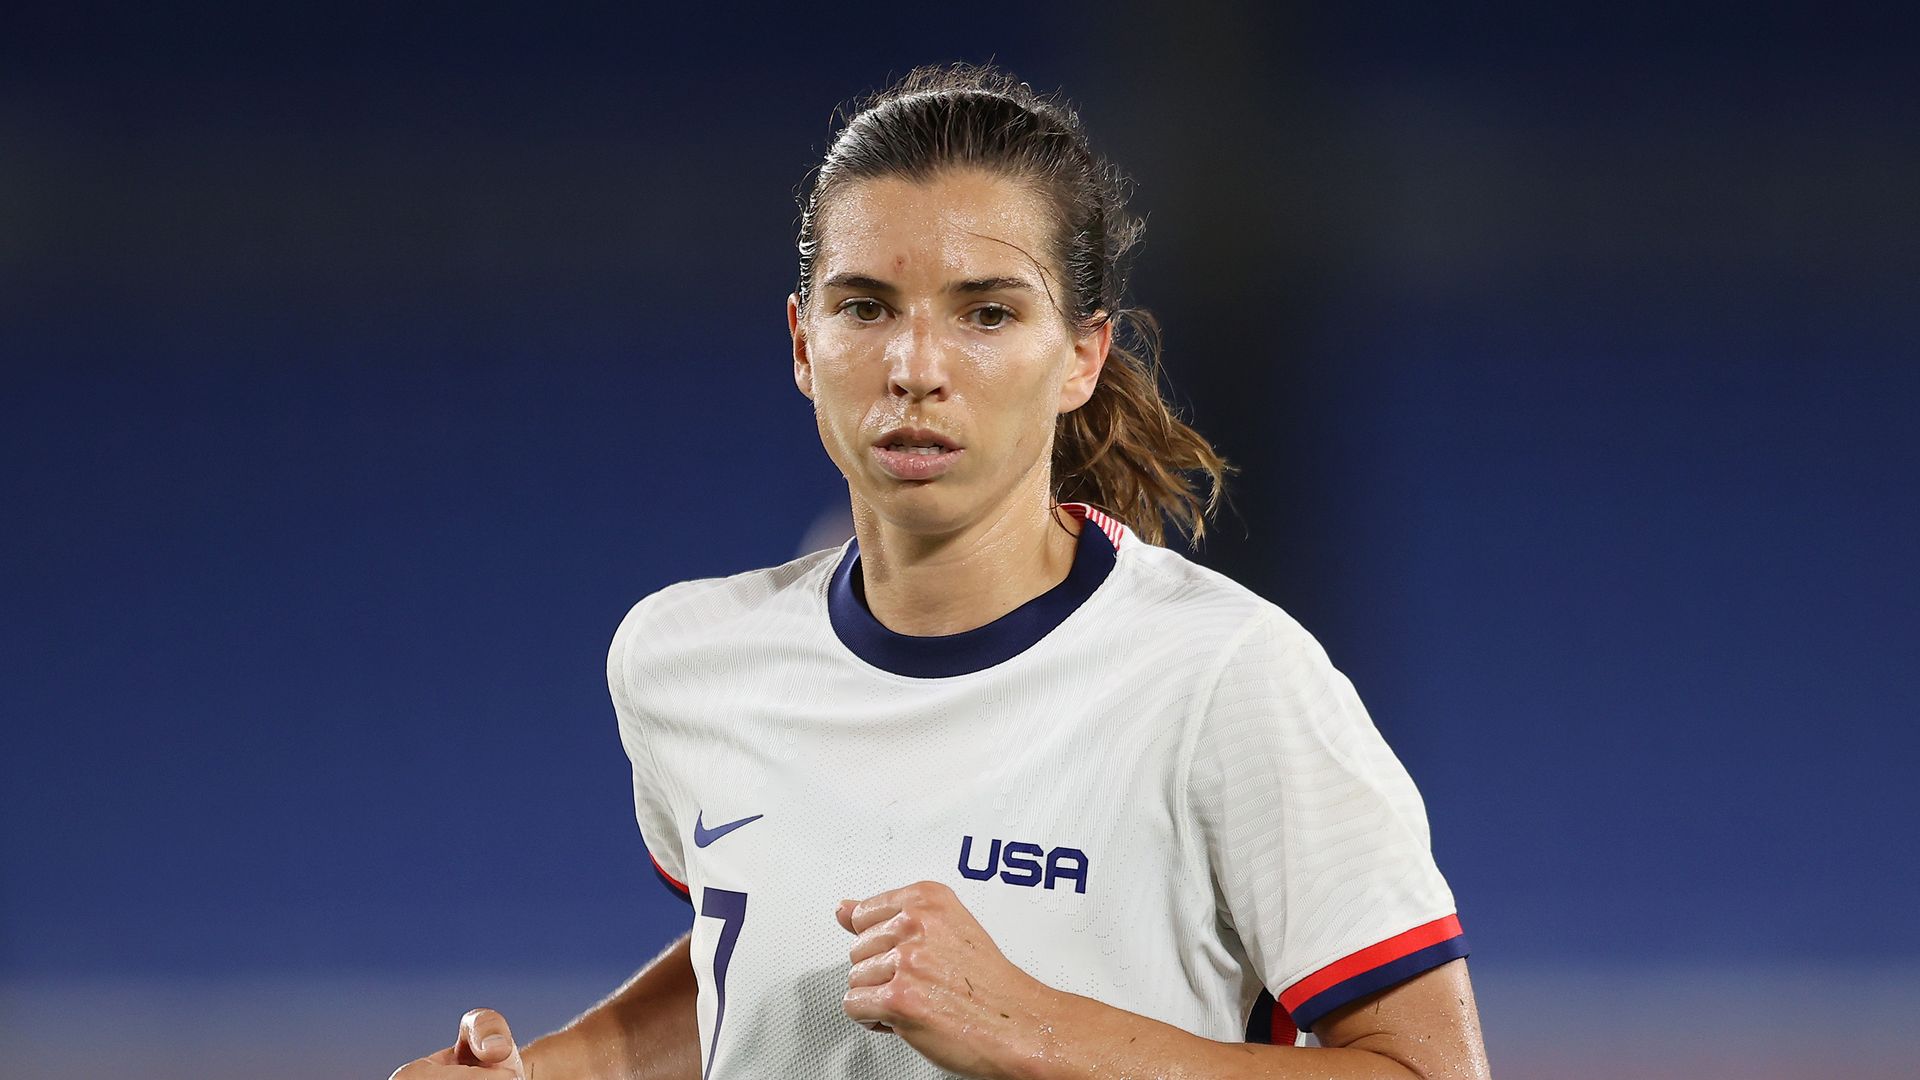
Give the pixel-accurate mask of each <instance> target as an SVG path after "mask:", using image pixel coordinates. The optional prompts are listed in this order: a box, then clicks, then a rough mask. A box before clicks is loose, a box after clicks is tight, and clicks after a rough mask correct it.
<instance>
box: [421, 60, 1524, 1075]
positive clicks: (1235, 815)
mask: <svg viewBox="0 0 1920 1080" xmlns="http://www.w3.org/2000/svg"><path fill="white" fill-rule="evenodd" d="M1140 228H1141V225H1140V222H1139V221H1138V220H1137V219H1136V218H1133V217H1131V216H1129V215H1128V213H1127V212H1126V209H1125V206H1124V180H1123V178H1122V177H1121V176H1120V174H1119V173H1117V172H1116V171H1115V170H1113V169H1112V168H1111V167H1110V166H1108V165H1107V164H1106V163H1104V162H1103V161H1102V160H1101V159H1100V158H1098V157H1096V156H1095V155H1094V154H1093V153H1092V151H1091V150H1090V149H1089V146H1088V143H1087V139H1086V136H1085V134H1084V132H1083V130H1082V126H1081V124H1080V121H1079V119H1078V117H1077V116H1076V115H1075V113H1074V112H1073V111H1072V110H1071V108H1070V107H1069V106H1067V105H1066V104H1065V103H1063V102H1060V101H1057V100H1052V99H1046V98H1041V97H1039V96H1037V95H1035V94H1034V93H1033V92H1032V91H1031V90H1030V89H1029V88H1028V87H1027V86H1026V85H1025V84H1022V83H1018V82H1015V81H1014V80H1013V79H1011V78H1010V77H1007V76H1006V75H1004V74H1002V73H1000V72H997V71H995V70H993V69H990V68H988V69H983V68H970V67H954V68H949V69H940V68H923V69H920V70H918V71H916V72H914V73H913V74H911V75H909V76H908V77H907V78H906V79H905V80H903V81H902V82H901V83H899V84H897V85H895V86H894V87H892V88H890V89H889V90H887V91H885V92H883V93H881V94H880V95H878V96H877V97H876V98H875V99H873V100H872V101H870V102H868V103H867V105H866V106H865V107H864V108H863V109H862V110H861V111H859V112H858V113H857V114H855V115H853V116H852V117H851V118H850V119H849V120H848V121H847V122H846V124H845V127H844V128H843V129H842V130H841V131H840V132H839V133H838V135H837V137H836V138H835V140H834V142H833V144H832V147H831V149H830V150H829V152H828V154H827V157H826V160H825V162H824V163H823V164H822V165H821V166H820V167H819V169H818V170H817V171H816V172H815V174H814V175H813V177H812V180H811V183H810V185H809V187H808V189H807V191H806V193H805V195H804V215H803V217H802V221H801V229H800V238H799V250H800V276H799V285H798V288H797V289H796V290H795V292H794V294H793V295H792V296H790V297H788V299H787V324H788V328H789V330H790V332H791V336H792V344H793V375H794V381H795V382H796V383H797V384H798V386H799V389H800V392H801V393H802V394H804V395H806V397H807V398H808V399H809V400H810V401H811V402H812V403H813V409H814V413H815V416H816V417H817V420H818V425H819V430H820V438H821V441H822V443H823V444H824V445H825V447H826V450H827V453H828V456H829V457H831V458H832V459H833V462H834V464H835V465H836V466H837V467H838V468H839V470H840V471H841V473H842V474H843V475H844V476H845V477H846V481H847V489H848V494H849V497H850V499H851V500H852V511H853V521H854V531H855V537H854V539H853V540H852V541H850V542H848V543H847V544H846V545H844V546H843V547H842V548H840V549H836V550H828V551H822V552H817V553H815V554H812V555H808V556H805V557H802V558H800V559H797V560H795V561H793V562H790V563H787V564H786V565H784V566H779V567H775V568H772V569H768V570H758V571H754V572H751V573H744V574H740V575H737V576H734V577H730V578H725V579H716V580H705V581H690V582H684V583H681V584H678V585H674V586H671V587H669V588H666V589H663V590H661V591H660V592H658V593H655V594H653V595H652V596H649V597H647V598H645V599H644V600H642V601H641V602H640V603H639V604H638V605H636V606H635V607H634V608H633V610H632V611H631V612H630V613H629V614H628V615H627V617H626V619H625V621H624V622H622V624H621V625H620V628H619V630H618V632H617V633H616V634H615V637H614V640H613V646H612V649H611V652H610V654H609V657H608V666H607V678H608V683H609V686H610V689H611V692H612V697H613V701H614V705H615V711H616V713H617V715H618V720H619V730H620V737H621V741H622V743H623V744H624V746H625V749H626V753H627V755H628V757H629V759H630V761H631V763H632V768H633V788H634V806H635V810H636V814H637V817H638V822H639V826H640V832H641V835H642V837H643V839H644V841H645V844H646V847H647V848H648V850H649V852H650V854H651V856H652V860H653V863H654V865H655V867H656V869H657V870H658V872H659V875H660V877H661V878H662V879H663V880H664V881H665V883H666V884H667V886H668V887H670V888H671V889H672V890H673V891H674V892H675V893H676V894H677V895H679V896H681V897H683V898H685V899H686V900H687V901H689V902H690V904H691V905H692V910H691V912H690V922H691V931H690V933H689V934H688V935H686V936H683V937H682V938H681V939H680V940H679V941H677V942H676V943H674V944H673V945H672V946H671V947H669V948H668V949H667V951H666V952H665V953H664V954H663V955H661V956H660V957H659V958H658V959H657V960H655V961H654V962H653V963H652V964H651V965H649V966H648V967H646V968H645V969H644V970H642V971H641V972H640V973H639V974H637V975H636V976H634V977H633V979H631V980H630V981H629V982H628V983H627V984H626V985H625V986H623V987H621V988H620V989H619V990H617V991H616V992H615V993H614V994H613V995H611V996H610V997H608V998H607V999H606V1000H605V1001H603V1002H601V1003H600V1004H599V1005H597V1006H595V1007H594V1008H592V1009H591V1010H589V1011H588V1012H586V1013H585V1014H584V1015H582V1016H581V1017H580V1018H579V1019H577V1020H576V1021H574V1022H573V1023H572V1024H571V1025H569V1026H568V1027H567V1028H565V1029H564V1030H562V1031H560V1032H557V1033H555V1034H552V1035H549V1036H547V1037H545V1038H543V1039H540V1040H538V1041H537V1042H534V1043H532V1044H531V1045H529V1046H527V1047H526V1048H524V1049H521V1048H520V1047H519V1046H518V1044H517V1043H516V1042H515V1041H514V1039H513V1036H512V1034H511V1032H510V1031H509V1030H508V1027H507V1024H506V1021H505V1019H504V1018H503V1017H501V1016H500V1014H498V1013H495V1012H493V1011H491V1010H484V1009H480V1010H474V1011H473V1012H470V1013H468V1014H467V1015H466V1017H464V1018H463V1019H462V1021H461V1025H460V1033H459V1036H458V1039H457V1041H456V1043H455V1044H454V1045H453V1046H451V1047H448V1048H446V1049H444V1050H441V1051H439V1052H438V1053H436V1054H434V1055H432V1056H430V1057H427V1058H423V1059H421V1060H419V1061H415V1062H412V1063H410V1064H408V1065H405V1066H403V1067H402V1068H400V1069H399V1070H398V1071H397V1072H395V1073H394V1076H393V1080H455V1078H461V1080H479V1078H481V1077H496V1078H505V1077H528V1078H532V1080H589V1078H596V1080H597V1078H614V1077H633V1078H639V1077H675V1078H680V1080H733V1078H741V1077H751V1078H780V1080H786V1078H801V1077H805V1078H809V1080H811V1078H815V1077H856V1078H874V1080H901V1078H921V1077H924V1078H933V1077H942V1076H950V1075H953V1076H965V1077H1094V1076H1099V1077H1214V1078H1221V1077H1309V1076H1311V1077H1342V1078H1362V1077H1366V1078H1381V1080H1386V1078H1395V1080H1405V1078H1408V1077H1441V1076H1445V1077H1448V1078H1471V1077H1485V1076H1486V1075H1487V1063H1486V1057H1485V1052H1484V1050H1483V1048H1482V1045H1481V1038H1480V1032H1479V1021H1478V1019H1477V1016H1476V1014H1475V1009H1474V1004H1473V992H1472V988H1471V986H1470V985H1469V982H1468V978H1467V970H1466V962H1465V959H1464V957H1465V955H1466V951H1467V950H1466V944H1465V941H1464V939H1463V938H1462V937H1461V931H1460V924H1459V922H1458V920H1457V918H1456V917H1455V910H1454V902H1453V896H1452V894H1451V892H1450V891H1449V890H1448V887H1447V884H1446V882H1445V880H1444V879H1443V878H1442V877H1441V875H1440V872H1439V871H1438V869H1437V868H1436V867H1435V865H1434V862H1433V858H1432V855H1431V851H1430V846H1429V842H1428V833H1427V824H1426V818H1425V811H1424V809H1423V807H1422V804H1421V801H1420V796H1419V794H1418V793H1417V792H1416V791H1415V789H1414V786H1413V784H1412V782H1411V781H1410V780H1409V779H1408V777H1407V774H1406V772H1405V770H1404V769H1403V768H1402V767H1401V765H1400V763H1399V762H1398V760H1396V759H1395V757H1394V755H1393V753H1392V752H1391V751H1390V750H1389V749H1388V748H1387V746H1386V744H1385V743H1384V742H1383V741H1382V740H1381V738H1380V735H1379V733H1378V732H1377V731H1376V730H1375V729H1374V727H1373V724H1372V722H1371V721H1370V720H1369V718H1368V716H1367V713H1366V711H1365V710H1364V708H1363V707H1362V706H1361V704H1360V701H1359V699H1358V698H1357V697H1356V696H1355V693H1354V690H1353V687H1352V685H1351V684H1350V683H1349V682H1348V680H1347V679H1346V678H1345V677H1344V676H1343V675H1341V674H1340V673H1339V672H1338V671H1337V670H1335V669H1334V667H1333V666H1332V664H1331V663H1329V661H1328V658H1327V656H1326V654H1325V652H1324V651H1323V650H1322V649H1321V648H1320V647H1319V645H1318V644H1317V643H1316V642H1315V641H1314V639H1313V638H1312V637H1311V636H1310V635H1309V634H1308V633H1307V632H1306V631H1305V630H1303V629H1302V628H1301V627H1300V626H1299V625H1298V624H1297V623H1295V622H1294V621H1293V620H1292V619H1291V618H1289V617H1288V616H1287V615H1286V614H1285V613H1284V612H1282V611H1281V610H1280V609H1279V608H1277V607H1275V606H1274V605H1272V604H1270V603H1268V602H1266V601H1264V600H1262V599H1261V598H1259V597H1258V596H1255V595H1254V594H1253V593H1252V592H1250V591H1248V590H1247V589H1245V588H1243V587H1241V586H1240V585H1237V584H1235V583H1234V582H1232V581H1230V580H1227V579H1226V578H1224V577H1222V576H1221V575H1219V574H1217V573H1214V572H1211V571H1209V570H1206V569H1204V568H1202V567H1200V566H1198V565H1196V564H1194V563H1192V562H1190V561H1188V560H1187V559H1186V558H1184V557H1183V556H1181V555H1180V554H1178V553H1176V552H1175V551H1173V550H1170V549H1168V548H1166V547H1164V546H1161V541H1162V540H1163V538H1164V537H1163V528H1164V526H1165V524H1166V522H1167V521H1168V520H1171V521H1172V523H1173V524H1175V525H1176V526H1177V527H1178V528H1179V529H1180V530H1181V531H1183V532H1185V533H1187V534H1189V535H1195V536H1197V535H1198V534H1199V533H1200V532H1201V531H1202V529H1203V528H1204V520H1205V516H1206V513H1207V512H1208V511H1209V510H1210V509H1211V507H1212V503H1213V501H1214V500H1215V499H1217V496H1218V493H1219V485H1220V482H1221V480H1222V476H1223V473H1224V471H1225V468H1226V466H1225V463H1224V462H1223V461H1222V460H1221V459H1220V458H1219V457H1218V456H1217V455H1216V454H1215V453H1214V451H1213V450H1212V448H1211V447H1210V446H1209V445H1208V444H1207V442H1206V441H1205V440H1204V439H1203V438H1201V437H1200V435H1199V434H1198V433H1196V432H1194V431H1193V430H1192V429H1191V428H1189V427H1187V426H1186V425H1184V424H1183V423H1181V422H1180V421H1179V420H1178V419H1176V418H1175V417H1174V415H1173V414H1172V412H1171V411H1170V410H1169V409H1168V407H1167V406H1166V404H1165V403H1164V402H1163V401H1162V400H1161V397H1160V393H1159V388H1158V384H1157V381H1156V377H1155V371H1156V368H1157V357H1156V356H1155V348H1156V343H1155V340H1154V338H1153V336H1152V334H1151V332H1150V330H1151V324H1150V323H1146V322H1144V321H1140V322H1132V320H1135V319H1138V318H1139V317H1138V316H1137V315H1136V314H1135V313H1132V312H1129V311H1127V310H1126V309H1124V308H1123V307H1122V304H1123V286H1124V275H1123V267H1124V265H1125V257H1126V256H1127V254H1128V253H1129V251H1130V249H1131V248H1132V247H1133V245H1134V243H1135V241H1136V240H1137V238H1138V236H1139V233H1140ZM1123 323H1130V324H1131V325H1135V326H1139V327H1144V328H1146V329H1147V330H1148V331H1149V332H1147V333H1144V334H1138V335H1133V337H1132V339H1129V338H1128V337H1126V336H1123V337H1122V339H1121V340H1120V341H1118V342H1116V340H1115V329H1116V325H1119V324H1123ZM1130 340H1131V341H1132V342H1133V344H1132V345H1131V347H1129V343H1130ZM742 437H744V438H747V439H749V440H750V439H751V438H752V433H751V432H747V433H742ZM1203 483H1204V485H1205V490H1206V493H1207V497H1203V494H1202V486H1201V485H1202V484H1203ZM1262 1044H1267V1045H1262Z"/></svg>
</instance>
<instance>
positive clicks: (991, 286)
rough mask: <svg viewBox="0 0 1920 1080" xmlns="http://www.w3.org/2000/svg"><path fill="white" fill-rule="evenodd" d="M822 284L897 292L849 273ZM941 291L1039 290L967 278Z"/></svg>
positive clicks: (1021, 281) (1011, 281) (1014, 281)
mask: <svg viewBox="0 0 1920 1080" xmlns="http://www.w3.org/2000/svg"><path fill="white" fill-rule="evenodd" d="M822 284H823V285H824V287H826V288H829V289H835V288H839V289H859V290H861V291H863V292H876V293H892V292H898V291H899V289H898V288H897V287H895V286H893V285H890V284H888V283H886V282H884V281H881V280H880V279H879V278H877V277H869V276H868V275H866V274H851V273H842V274H835V275H833V276H832V277H830V278H828V279H827V280H826V281H825V282H823V283H822ZM943 291H945V292H950V293H961V294H965V295H973V294H977V293H990V292H1039V291H1040V290H1038V289H1036V288H1034V287H1033V285H1032V284H1031V283H1030V282H1028V281H1027V279H1025V278H1017V277H986V278H968V279H966V280H964V281H955V282H952V283H950V284H949V285H947V287H946V289H945V290H943Z"/></svg>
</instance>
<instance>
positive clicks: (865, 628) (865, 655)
mask: <svg viewBox="0 0 1920 1080" xmlns="http://www.w3.org/2000/svg"><path fill="white" fill-rule="evenodd" d="M1076 516H1078V515H1076ZM1115 559H1116V556H1115V554H1114V541H1113V540H1111V539H1109V538H1108V536H1107V534H1106V533H1105V532H1104V531H1102V530H1101V528H1100V527H1099V526H1097V525H1095V524H1094V523H1093V522H1091V521H1087V520H1084V519H1083V520H1082V521H1081V522H1080V542H1079V544H1078V545H1077V546H1076V547H1075V548H1074V554H1073V569H1072V570H1069V571H1067V578H1066V580H1065V581H1062V582H1061V583H1060V584H1058V585H1055V586H1054V587H1053V588H1051V589H1048V590H1047V591H1046V592H1043V593H1041V594H1040V595H1039V596H1036V597H1034V598H1033V599H1031V600H1029V601H1027V602H1026V603H1024V604H1022V605H1020V606H1019V607H1017V608H1014V609H1013V610H1012V611H1009V612H1007V613H1006V614H1005V615H1002V616H1000V617H999V618H997V619H995V620H993V621H992V622H990V623H988V624H987V625H985V626H981V627H976V628H974V629H972V630H963V631H961V632H960V633H958V634H946V635H942V636H939V637H914V636H912V635H909V634H896V633H894V632H893V631H892V630H889V629H887V628H886V627H884V626H882V625H880V620H878V619H876V618H874V617H873V612H871V611H869V610H867V598H866V590H865V587H864V586H863V584H862V582H861V580H860V542H859V541H858V540H853V541H849V542H848V543H847V553H846V554H845V555H843V556H841V558H840V565H839V566H838V567H836V568H835V569H834V571H833V583H832V585H831V586H830V587H829V588H828V590H827V617H828V620H829V621H831V622H832V623H833V632H834V634H835V635H837V636H838V637H839V638H840V641H841V643H842V644H844V645H845V646H846V647H847V648H848V649H851V650H852V651H853V654H854V655H855V656H858V657H859V658H860V659H862V660H865V661H866V662H867V663H869V664H872V665H873V666H874V667H877V668H880V669H881V670H883V671H891V672H893V673H894V674H895V675H908V676H912V677H913V678H917V679H943V678H947V677H949V676H952V675H965V674H967V673H969V672H973V671H981V670H984V669H986V668H990V667H992V666H993V665H995V664H999V663H1003V662H1005V661H1007V660H1011V659H1013V658H1014V657H1016V656H1018V655H1020V654H1021V653H1022V652H1024V651H1026V649H1027V648H1028V647H1030V646H1032V645H1033V644H1034V643H1035V642H1037V641H1039V640H1040V639H1041V638H1043V637H1046V636H1047V634H1049V633H1051V632H1052V630H1053V628H1054V627H1056V626H1059V625H1060V624H1061V623H1062V622H1064V621H1066V618H1067V616H1069V615H1071V614H1073V613H1074V611H1075V610H1076V609H1078V608H1079V607H1080V605H1081V604H1083V603H1085V602H1086V600H1087V598H1088V597H1089V596H1092V595H1093V591H1094V590H1095V589H1098V588H1099V587H1100V583H1101V582H1103V581H1105V580H1107V575H1108V574H1109V573H1111V572H1112V570H1113V564H1114V562H1115Z"/></svg>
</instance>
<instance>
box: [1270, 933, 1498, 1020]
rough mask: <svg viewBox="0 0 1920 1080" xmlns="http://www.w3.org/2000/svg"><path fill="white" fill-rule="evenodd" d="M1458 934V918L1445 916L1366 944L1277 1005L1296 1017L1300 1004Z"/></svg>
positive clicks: (1301, 984)
mask: <svg viewBox="0 0 1920 1080" xmlns="http://www.w3.org/2000/svg"><path fill="white" fill-rule="evenodd" d="M1461 934H1462V931H1461V929H1460V917H1459V916H1458V915H1448V916H1446V917H1444V918H1440V919H1435V920H1433V921H1432V922H1430V923H1424V924H1422V925H1420V926H1416V927H1414V928H1413V929H1411V930H1409V931H1407V932H1406V933H1404V934H1395V935H1394V936H1392V937H1390V938H1388V939H1387V940H1385V941H1382V942H1380V943H1379V944H1378V945H1369V946H1367V947H1366V948H1364V949H1361V950H1360V951H1359V952H1357V953H1354V954H1353V955H1351V956H1348V957H1347V958H1345V959H1344V960H1335V961H1334V962H1333V963H1331V964H1328V965H1327V966H1326V967H1323V968H1321V969H1320V970H1319V971H1316V972H1314V973H1313V974H1311V975H1309V976H1307V977H1306V978H1304V979H1301V980H1300V981H1299V982H1296V983H1294V984H1293V985H1292V986H1289V987H1287V989H1286V990H1284V991H1282V992H1281V994H1280V1004H1281V1005H1282V1006H1284V1007H1285V1008H1286V1010H1287V1011H1288V1012H1290V1013H1294V1014H1295V1015H1296V1018H1297V1017H1298V1014H1299V1012H1300V1007H1301V1006H1302V1005H1305V1004H1306V1003H1307V1002H1309V1001H1311V1000H1313V999H1314V998H1316V997H1319V996H1320V995H1321V994H1323V993H1325V992H1326V991H1328V990H1331V989H1333V988H1334V987H1336V986H1338V985H1340V984H1341V983H1343V982H1346V981H1347V980H1349V979H1353V978H1357V977H1359V976H1361V975H1365V974H1366V973H1368V972H1370V971H1372V970H1374V969H1375V968H1381V967H1385V966H1386V965H1388V964H1391V963H1393V962H1394V961H1396V960H1401V959H1404V958H1406V957H1408V956H1411V955H1413V954H1414V953H1417V952H1419V951H1420V950H1422V949H1426V948H1431V947H1432V946H1435V945H1438V944H1440V943H1442V942H1445V941H1449V940H1452V939H1453V938H1457V937H1460V936H1461Z"/></svg>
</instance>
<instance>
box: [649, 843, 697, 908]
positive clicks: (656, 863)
mask: <svg viewBox="0 0 1920 1080" xmlns="http://www.w3.org/2000/svg"><path fill="white" fill-rule="evenodd" d="M647 860H648V861H649V862H651V863H653V872H654V874H655V875H656V876H658V877H659V878H660V884H662V885H665V886H666V887H667V890H668V891H669V892H671V893H673V895H674V898H675V899H677V900H681V901H684V902H686V903H688V904H691V903H693V890H692V889H690V888H688V887H687V883H686V882H684V881H681V880H680V879H679V878H677V877H674V876H673V875H672V874H669V873H667V868H666V867H664V866H661V865H660V860H659V859H656V858H654V857H653V852H651V851H649V852H647Z"/></svg>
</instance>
